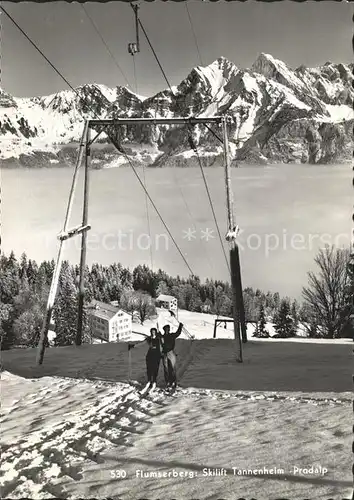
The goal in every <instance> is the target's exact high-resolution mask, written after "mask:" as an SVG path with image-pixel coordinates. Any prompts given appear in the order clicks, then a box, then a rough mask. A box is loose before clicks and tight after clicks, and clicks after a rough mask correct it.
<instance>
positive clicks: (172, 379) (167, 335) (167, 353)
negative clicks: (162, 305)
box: [161, 311, 183, 389]
mask: <svg viewBox="0 0 354 500" xmlns="http://www.w3.org/2000/svg"><path fill="white" fill-rule="evenodd" d="M170 312H171V311H170ZM171 315H172V316H175V315H174V313H172V312H171ZM170 328H171V327H170V325H165V326H164V327H163V330H164V334H163V335H162V337H161V345H162V355H163V358H162V361H163V369H164V375H165V382H166V388H167V389H169V388H172V389H175V388H176V386H177V376H176V361H177V359H176V354H175V352H174V348H175V343H176V338H177V337H179V336H180V335H181V333H182V328H183V323H180V324H179V326H178V329H177V331H176V332H174V333H172V332H171V331H170Z"/></svg>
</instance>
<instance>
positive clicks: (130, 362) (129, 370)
mask: <svg viewBox="0 0 354 500" xmlns="http://www.w3.org/2000/svg"><path fill="white" fill-rule="evenodd" d="M131 379H132V350H131V349H129V350H128V380H129V382H130V381H131Z"/></svg>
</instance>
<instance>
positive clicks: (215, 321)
mask: <svg viewBox="0 0 354 500" xmlns="http://www.w3.org/2000/svg"><path fill="white" fill-rule="evenodd" d="M217 321H218V320H217V319H215V320H214V335H213V339H216V328H217V326H218V325H217Z"/></svg>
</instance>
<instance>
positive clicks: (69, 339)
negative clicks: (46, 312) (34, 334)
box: [53, 263, 78, 346]
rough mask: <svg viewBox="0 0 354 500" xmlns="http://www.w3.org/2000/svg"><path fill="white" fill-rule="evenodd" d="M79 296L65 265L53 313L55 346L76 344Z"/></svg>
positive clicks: (73, 280) (68, 268) (71, 275)
mask: <svg viewBox="0 0 354 500" xmlns="http://www.w3.org/2000/svg"><path fill="white" fill-rule="evenodd" d="M77 313H78V295H77V290H76V286H75V279H74V277H73V274H72V272H71V269H70V267H69V266H68V264H67V263H63V267H62V270H61V273H60V279H59V293H58V297H57V300H56V303H55V307H54V311H53V319H54V323H55V333H56V338H55V345H56V346H65V345H72V344H74V343H75V337H76V332H77V319H78V316H77Z"/></svg>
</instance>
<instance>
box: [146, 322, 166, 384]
mask: <svg viewBox="0 0 354 500" xmlns="http://www.w3.org/2000/svg"><path fill="white" fill-rule="evenodd" d="M146 342H147V343H148V345H149V349H148V352H147V354H146V358H145V359H146V371H147V378H148V384H149V388H150V389H155V387H156V379H157V375H158V373H159V366H160V361H161V354H162V351H161V333H160V332H159V331H158V330H157V328H151V329H150V337H147V339H146Z"/></svg>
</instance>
